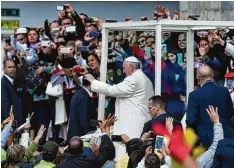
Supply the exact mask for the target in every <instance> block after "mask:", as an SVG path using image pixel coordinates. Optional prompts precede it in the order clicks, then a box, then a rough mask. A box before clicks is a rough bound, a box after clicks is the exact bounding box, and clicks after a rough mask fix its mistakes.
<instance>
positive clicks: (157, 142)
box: [155, 136, 164, 150]
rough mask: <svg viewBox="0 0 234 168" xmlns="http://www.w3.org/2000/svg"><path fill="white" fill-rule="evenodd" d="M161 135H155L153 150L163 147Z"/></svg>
mask: <svg viewBox="0 0 234 168" xmlns="http://www.w3.org/2000/svg"><path fill="white" fill-rule="evenodd" d="M163 139H164V137H163V136H156V140H155V150H160V149H162V147H163Z"/></svg>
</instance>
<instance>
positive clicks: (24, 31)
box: [16, 28, 27, 34]
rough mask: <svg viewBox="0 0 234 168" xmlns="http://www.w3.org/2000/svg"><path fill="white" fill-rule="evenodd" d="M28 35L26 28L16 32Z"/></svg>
mask: <svg viewBox="0 0 234 168" xmlns="http://www.w3.org/2000/svg"><path fill="white" fill-rule="evenodd" d="M26 33H27V29H26V28H18V29H17V30H16V34H26Z"/></svg>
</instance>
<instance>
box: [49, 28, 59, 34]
mask: <svg viewBox="0 0 234 168" xmlns="http://www.w3.org/2000/svg"><path fill="white" fill-rule="evenodd" d="M59 30H60V28H59V27H55V28H53V29H52V30H51V33H59Z"/></svg>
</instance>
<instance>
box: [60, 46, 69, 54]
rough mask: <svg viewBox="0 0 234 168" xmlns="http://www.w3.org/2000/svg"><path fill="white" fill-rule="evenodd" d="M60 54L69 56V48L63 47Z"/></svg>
mask: <svg viewBox="0 0 234 168" xmlns="http://www.w3.org/2000/svg"><path fill="white" fill-rule="evenodd" d="M60 52H61V53H62V54H70V52H71V50H70V48H67V47H64V48H61V49H60Z"/></svg>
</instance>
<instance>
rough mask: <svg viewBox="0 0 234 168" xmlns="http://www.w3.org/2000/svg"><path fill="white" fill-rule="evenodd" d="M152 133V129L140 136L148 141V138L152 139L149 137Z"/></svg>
mask: <svg viewBox="0 0 234 168" xmlns="http://www.w3.org/2000/svg"><path fill="white" fill-rule="evenodd" d="M152 133H153V131H148V132H145V133H144V134H143V135H142V136H141V140H142V141H144V142H145V141H149V140H153V138H150V136H151V134H152Z"/></svg>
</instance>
